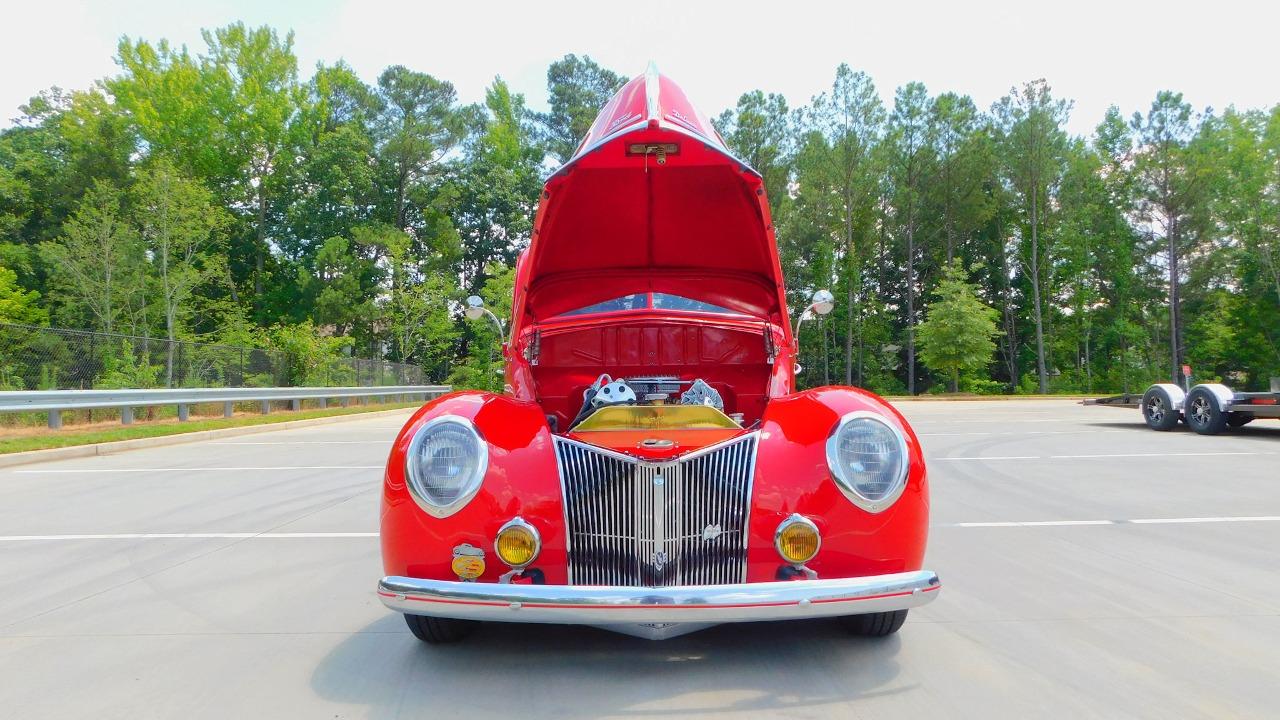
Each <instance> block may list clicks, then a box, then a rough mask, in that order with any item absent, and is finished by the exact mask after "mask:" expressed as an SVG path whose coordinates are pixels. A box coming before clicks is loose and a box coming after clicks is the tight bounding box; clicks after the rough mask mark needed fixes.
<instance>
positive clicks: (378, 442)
mask: <svg viewBox="0 0 1280 720" xmlns="http://www.w3.org/2000/svg"><path fill="white" fill-rule="evenodd" d="M394 441H395V438H387V439H386V440H272V441H270V442H215V443H209V444H210V445H385V444H387V443H389V442H394Z"/></svg>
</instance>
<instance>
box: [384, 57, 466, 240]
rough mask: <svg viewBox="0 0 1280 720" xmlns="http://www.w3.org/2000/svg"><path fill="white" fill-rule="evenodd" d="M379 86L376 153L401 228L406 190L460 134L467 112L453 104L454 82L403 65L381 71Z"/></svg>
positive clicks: (405, 219)
mask: <svg viewBox="0 0 1280 720" xmlns="http://www.w3.org/2000/svg"><path fill="white" fill-rule="evenodd" d="M378 92H379V95H380V97H381V100H382V107H383V111H382V114H381V116H380V117H379V118H378V121H377V122H378V138H379V148H378V153H379V157H380V159H381V161H382V164H383V166H384V171H385V173H386V176H387V179H388V180H389V185H390V188H389V190H390V192H391V197H392V202H393V209H392V212H391V218H390V220H391V224H392V225H394V226H395V227H396V228H397V229H399V230H405V229H406V228H408V227H409V203H410V195H411V194H412V193H413V192H414V190H415V189H417V188H418V187H419V186H420V184H421V183H423V182H425V181H426V180H427V179H428V177H429V175H430V173H431V172H432V171H433V170H434V169H435V168H436V166H437V165H438V164H439V163H440V161H441V160H442V159H443V158H444V156H445V155H446V154H447V153H448V152H449V151H450V150H451V149H453V148H454V146H456V145H457V144H458V143H459V142H460V141H461V140H462V137H463V134H464V132H465V130H466V123H467V120H468V113H466V112H464V111H463V110H461V109H460V108H458V107H457V93H456V92H455V91H454V89H453V85H452V83H448V82H444V81H443V80H437V79H436V78H434V77H432V76H430V75H427V74H426V73H420V72H414V71H412V70H409V69H408V68H406V67H404V66H402V65H394V66H392V67H389V68H387V69H386V70H384V71H383V73H382V75H380V76H379V77H378Z"/></svg>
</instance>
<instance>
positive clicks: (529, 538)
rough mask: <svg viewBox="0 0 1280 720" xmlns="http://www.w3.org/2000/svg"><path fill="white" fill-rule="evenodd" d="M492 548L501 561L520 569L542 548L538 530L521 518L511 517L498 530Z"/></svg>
mask: <svg viewBox="0 0 1280 720" xmlns="http://www.w3.org/2000/svg"><path fill="white" fill-rule="evenodd" d="M493 549H494V551H496V552H497V553H498V558H499V559H500V560H502V562H504V563H506V564H507V565H510V566H511V567H513V568H516V569H520V568H523V567H525V566H527V565H528V564H529V563H531V562H533V561H534V559H535V558H537V557H538V551H539V550H541V549H542V538H540V537H538V531H537V530H536V529H535V528H534V527H533V526H532V525H530V524H529V523H527V522H525V521H524V520H523V519H522V518H518V517H517V518H512V519H511V520H509V521H508V522H507V524H506V525H503V526H502V527H501V528H500V529H499V530H498V539H497V540H496V541H495V542H494V543H493Z"/></svg>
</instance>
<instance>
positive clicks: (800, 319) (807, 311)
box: [791, 305, 813, 349]
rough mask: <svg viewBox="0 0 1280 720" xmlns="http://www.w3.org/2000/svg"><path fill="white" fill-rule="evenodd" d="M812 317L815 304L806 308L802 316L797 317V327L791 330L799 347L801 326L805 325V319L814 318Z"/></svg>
mask: <svg viewBox="0 0 1280 720" xmlns="http://www.w3.org/2000/svg"><path fill="white" fill-rule="evenodd" d="M812 317H813V305H810V306H809V307H807V308H805V309H804V312H802V313H800V317H798V318H796V327H795V330H792V331H791V336H792V337H793V338H794V339H795V343H796V348H797V349H798V348H799V347H800V326H801V325H804V321H805V320H808V319H809V318H812Z"/></svg>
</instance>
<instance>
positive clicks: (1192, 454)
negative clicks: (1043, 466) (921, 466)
mask: <svg viewBox="0 0 1280 720" xmlns="http://www.w3.org/2000/svg"><path fill="white" fill-rule="evenodd" d="M1275 454H1277V453H1274V452H1158V453H1102V454H1096V455H989V456H982V455H972V456H960V457H930V458H929V460H931V461H932V460H1089V459H1098V458H1135V457H1143V458H1162V457H1216V456H1223V455H1231V456H1235V455H1275Z"/></svg>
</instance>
